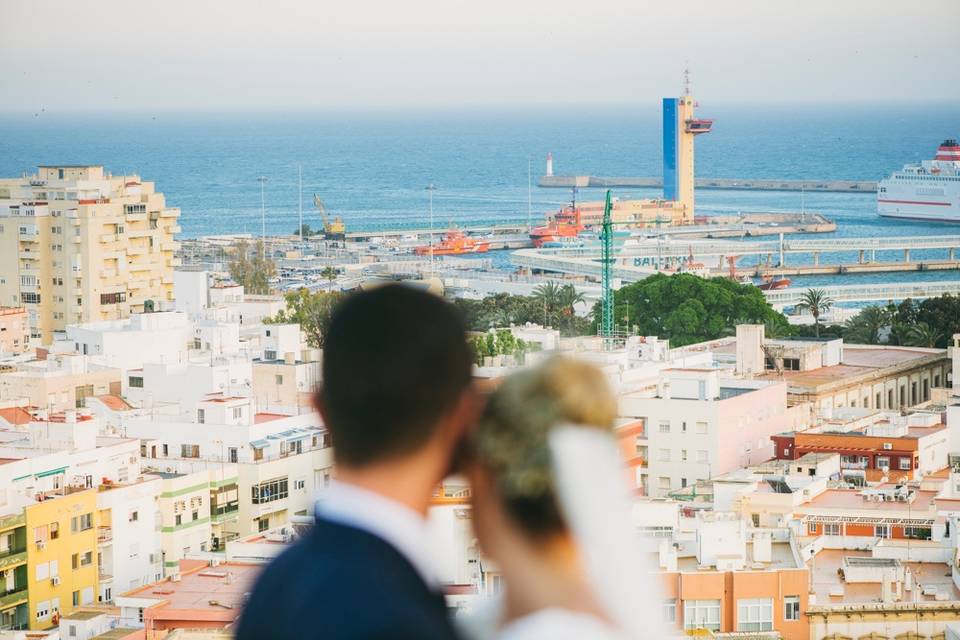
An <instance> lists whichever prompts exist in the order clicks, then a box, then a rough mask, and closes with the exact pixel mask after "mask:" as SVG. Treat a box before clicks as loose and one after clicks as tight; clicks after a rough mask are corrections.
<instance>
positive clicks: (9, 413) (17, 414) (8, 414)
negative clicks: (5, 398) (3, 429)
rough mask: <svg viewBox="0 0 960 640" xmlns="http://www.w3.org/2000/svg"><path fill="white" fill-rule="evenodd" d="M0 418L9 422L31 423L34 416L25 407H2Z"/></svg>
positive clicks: (13, 423)
mask: <svg viewBox="0 0 960 640" xmlns="http://www.w3.org/2000/svg"><path fill="white" fill-rule="evenodd" d="M0 419H2V420H4V421H6V422H8V423H9V424H12V425H18V424H27V423H29V422H30V421H32V420H33V416H31V415H30V412H29V411H27V410H26V409H24V408H23V407H10V408H8V409H0Z"/></svg>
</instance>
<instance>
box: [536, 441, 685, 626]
mask: <svg viewBox="0 0 960 640" xmlns="http://www.w3.org/2000/svg"><path fill="white" fill-rule="evenodd" d="M549 444H550V453H551V456H552V459H553V473H554V479H555V486H556V490H557V497H558V499H559V502H560V508H561V511H562V512H563V515H564V518H565V520H566V521H567V525H568V526H569V527H570V530H571V532H572V533H573V536H574V539H575V540H576V541H577V544H578V546H579V549H580V552H581V554H582V556H583V559H584V563H585V565H586V571H587V576H588V580H589V582H590V586H591V587H592V588H593V590H594V594H595V595H596V597H597V600H598V602H599V603H600V605H601V606H602V607H604V608H605V609H606V611H607V614H608V615H609V616H610V617H611V619H612V620H613V621H614V622H615V623H616V625H617V627H618V628H619V629H620V630H621V631H623V632H625V635H626V636H627V637H629V638H665V637H667V636H668V635H669V633H668V632H667V629H666V625H665V624H664V623H663V606H662V605H663V596H662V595H661V587H660V580H659V576H657V575H656V572H655V568H654V567H653V565H652V562H651V561H645V560H644V558H643V555H642V554H641V552H640V548H639V539H638V536H637V534H636V530H635V528H634V526H633V522H632V517H631V503H630V497H629V492H628V490H627V481H626V471H625V468H624V465H623V461H622V459H621V457H620V452H619V450H618V448H617V443H616V441H615V440H614V438H613V437H612V436H611V435H610V434H608V433H604V432H603V431H600V430H599V429H595V428H591V427H582V426H577V425H560V426H558V427H555V428H554V429H552V430H551V431H550V434H549Z"/></svg>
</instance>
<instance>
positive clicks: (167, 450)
mask: <svg viewBox="0 0 960 640" xmlns="http://www.w3.org/2000/svg"><path fill="white" fill-rule="evenodd" d="M168 455H170V447H169V446H167V445H163V457H164V458H166V457H167V456H168Z"/></svg>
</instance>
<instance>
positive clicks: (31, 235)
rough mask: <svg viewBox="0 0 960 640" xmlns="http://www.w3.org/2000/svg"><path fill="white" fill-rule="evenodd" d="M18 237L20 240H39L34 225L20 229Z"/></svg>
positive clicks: (38, 234)
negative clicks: (30, 227) (26, 228)
mask: <svg viewBox="0 0 960 640" xmlns="http://www.w3.org/2000/svg"><path fill="white" fill-rule="evenodd" d="M19 237H20V241H21V242H40V233H39V232H38V231H37V229H36V227H34V228H32V229H28V230H21V231H20V236H19Z"/></svg>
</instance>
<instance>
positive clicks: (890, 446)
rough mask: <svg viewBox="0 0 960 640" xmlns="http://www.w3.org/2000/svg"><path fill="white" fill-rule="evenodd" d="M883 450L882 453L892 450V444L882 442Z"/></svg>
mask: <svg viewBox="0 0 960 640" xmlns="http://www.w3.org/2000/svg"><path fill="white" fill-rule="evenodd" d="M883 449H884V451H890V450H891V449H893V443H891V442H884V443H883Z"/></svg>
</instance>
